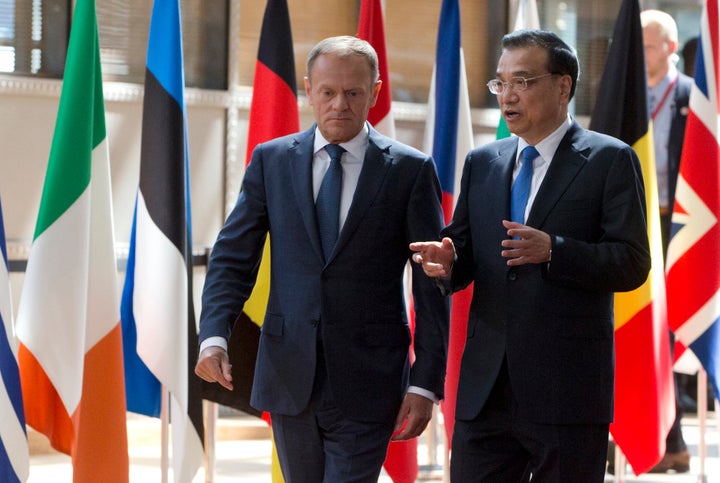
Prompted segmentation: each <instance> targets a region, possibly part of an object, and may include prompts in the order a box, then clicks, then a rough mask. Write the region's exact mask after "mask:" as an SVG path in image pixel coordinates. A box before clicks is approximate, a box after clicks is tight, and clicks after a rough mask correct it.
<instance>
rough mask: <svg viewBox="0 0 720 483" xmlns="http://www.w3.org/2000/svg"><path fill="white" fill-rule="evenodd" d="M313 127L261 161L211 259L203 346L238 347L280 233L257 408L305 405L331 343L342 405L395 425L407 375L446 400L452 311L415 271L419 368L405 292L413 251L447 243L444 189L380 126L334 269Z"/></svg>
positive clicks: (280, 142) (429, 166) (258, 155)
mask: <svg viewBox="0 0 720 483" xmlns="http://www.w3.org/2000/svg"><path fill="white" fill-rule="evenodd" d="M314 130H315V127H313V128H311V129H309V130H308V131H305V132H302V133H299V134H295V135H291V136H286V137H282V138H278V139H275V140H272V141H270V142H267V143H265V144H260V145H258V146H257V148H256V149H255V151H254V152H253V156H252V160H251V162H250V164H249V166H248V169H247V172H246V173H245V177H244V179H243V184H242V191H241V193H240V196H239V197H238V201H237V204H236V206H235V208H234V209H233V211H232V213H231V214H230V216H229V217H228V219H227V221H226V223H225V226H224V227H223V229H222V230H221V232H220V234H219V236H218V238H217V241H216V243H215V245H214V248H213V251H212V254H211V257H210V262H209V267H208V273H207V278H206V282H205V288H204V290H203V299H202V302H203V306H202V314H201V318H200V340H203V339H205V338H207V337H210V336H223V337H226V338H227V337H229V334H230V330H231V327H232V323H233V321H234V320H235V318H236V316H237V314H238V313H239V312H240V311H241V309H242V307H243V304H244V303H245V301H246V300H247V298H248V297H249V295H250V293H251V290H252V287H253V285H254V283H255V278H256V275H257V271H258V265H259V261H260V258H261V254H262V249H263V244H264V241H265V237H266V235H267V234H269V236H270V243H271V284H270V296H269V300H268V305H267V312H266V316H265V320H264V322H263V325H262V327H261V336H260V342H259V348H258V354H257V362H256V368H255V377H254V382H253V388H252V394H251V404H252V406H253V407H255V408H257V409H259V410H262V411H269V412H271V413H273V412H276V413H281V414H288V415H295V414H297V413H299V412H300V411H302V410H303V409H305V407H306V406H307V404H308V401H309V398H310V395H311V391H312V387H313V379H314V375H315V365H316V343H317V341H318V338H320V339H321V340H322V348H323V350H324V354H325V359H326V366H327V372H328V377H329V381H330V385H331V390H332V393H333V396H334V398H335V401H336V403H337V405H338V407H339V408H341V409H342V410H344V412H345V415H346V416H347V417H348V418H350V419H355V420H361V421H383V422H387V421H390V420H392V419H394V418H395V417H396V415H397V411H398V410H399V407H400V403H401V401H402V398H403V396H404V393H405V390H406V388H407V385H408V379H409V382H410V384H412V385H415V386H418V387H422V388H424V389H427V390H430V391H433V392H434V393H435V394H437V395H438V396H442V394H443V386H444V377H445V359H446V347H447V329H448V317H449V316H448V307H447V303H446V302H445V301H444V300H443V298H442V297H441V295H440V294H439V293H438V292H437V290H436V287H435V286H434V284H433V283H432V281H430V280H429V279H428V278H427V277H425V276H424V274H422V271H419V268H418V267H413V275H414V276H413V297H414V304H415V311H416V318H415V323H416V328H415V334H414V337H415V339H414V354H415V356H416V360H415V362H414V364H413V365H412V369H410V364H409V350H408V349H409V346H410V341H411V334H410V329H409V327H408V319H407V316H406V308H405V303H404V288H403V274H404V272H405V268H406V263H407V261H408V259H409V257H410V255H411V252H410V251H409V248H408V244H409V243H410V242H412V241H415V240H425V239H437V236H438V233H439V232H440V229H441V228H442V226H443V224H442V210H441V205H440V200H441V191H440V185H439V182H438V179H437V175H436V172H435V165H434V163H433V161H432V159H431V158H430V157H429V156H427V155H426V154H423V153H421V152H419V151H417V150H415V149H413V148H411V147H409V146H406V145H403V144H401V143H399V142H397V141H394V140H391V139H390V138H387V137H385V136H382V135H381V134H379V133H378V132H377V131H375V130H374V129H372V128H370V133H369V140H368V147H367V151H366V154H365V160H364V163H363V167H362V170H361V173H360V177H359V179H358V184H357V188H356V191H355V194H354V198H353V201H352V204H351V207H350V209H349V212H348V216H347V219H346V221H345V223H344V225H343V227H342V230H341V232H340V235H339V238H338V241H337V245H336V247H335V250H334V252H333V253H332V254H331V255H330V257H329V259H328V261H327V263H325V261H324V259H323V253H322V247H321V243H320V238H319V234H318V227H317V219H316V215H315V203H314V200H313V188H312V159H313V141H314ZM413 265H415V264H413ZM229 350H230V351H232V350H233V348H232V347H230V348H229Z"/></svg>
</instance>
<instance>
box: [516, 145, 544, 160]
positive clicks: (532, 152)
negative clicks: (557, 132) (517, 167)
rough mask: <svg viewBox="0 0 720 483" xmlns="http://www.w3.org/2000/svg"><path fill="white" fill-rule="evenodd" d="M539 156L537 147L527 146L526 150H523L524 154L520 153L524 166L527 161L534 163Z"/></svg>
mask: <svg viewBox="0 0 720 483" xmlns="http://www.w3.org/2000/svg"><path fill="white" fill-rule="evenodd" d="M538 156H540V153H538V150H537V149H535V146H526V147H525V149H523V150H522V153H520V158H521V159H522V161H523V164H525V161H532V160H533V159H535V158H537V157H538Z"/></svg>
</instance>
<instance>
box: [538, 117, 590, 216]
mask: <svg viewBox="0 0 720 483" xmlns="http://www.w3.org/2000/svg"><path fill="white" fill-rule="evenodd" d="M584 132H585V131H584V130H583V129H582V128H581V127H580V125H579V124H577V122H576V121H573V125H572V126H571V127H570V129H569V130H568V132H567V133H566V134H565V137H564V138H563V140H562V141H561V142H560V145H559V146H558V148H557V151H555V156H554V157H553V160H552V163H551V164H550V167H549V168H548V171H547V173H546V174H545V179H544V180H543V182H542V184H541V185H540V189H539V190H538V193H537V196H536V197H535V201H534V202H533V205H532V208H531V209H530V214H529V215H528V220H527V224H528V225H529V226H533V227H536V228H540V227H541V226H542V224H543V223H544V221H545V219H546V218H547V216H548V214H549V213H550V211H551V210H552V208H553V207H554V206H555V204H556V203H557V202H558V200H559V199H560V198H561V197H562V195H563V193H565V190H566V189H567V187H568V186H569V185H570V183H572V181H573V179H575V176H577V174H578V172H579V171H580V170H581V169H582V167H583V166H584V165H585V163H586V162H587V157H588V156H587V155H588V151H589V150H590V147H589V146H586V145H584V143H583V142H582V140H583V134H584Z"/></svg>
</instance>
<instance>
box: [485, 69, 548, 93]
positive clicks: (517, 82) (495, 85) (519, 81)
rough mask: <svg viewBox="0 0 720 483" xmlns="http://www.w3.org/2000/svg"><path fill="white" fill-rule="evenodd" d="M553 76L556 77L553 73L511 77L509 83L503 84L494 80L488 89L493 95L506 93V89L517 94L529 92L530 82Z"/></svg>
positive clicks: (488, 84)
mask: <svg viewBox="0 0 720 483" xmlns="http://www.w3.org/2000/svg"><path fill="white" fill-rule="evenodd" d="M551 75H555V74H554V73H552V72H548V73H547V74H543V75H537V76H535V77H530V78H527V79H526V78H525V77H511V78H510V80H509V81H507V82H503V81H501V80H498V79H493V80H491V81H490V82H488V83H487V86H488V89H490V92H492V93H493V94H496V95H497V94H502V93H503V92H505V89H512V90H513V91H515V92H522V91H524V90H527V88H528V83H529V82H530V81H534V80H537V79H542V78H543V77H548V76H551Z"/></svg>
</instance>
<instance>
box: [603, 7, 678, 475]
mask: <svg viewBox="0 0 720 483" xmlns="http://www.w3.org/2000/svg"><path fill="white" fill-rule="evenodd" d="M607 59H608V60H607V63H606V65H605V70H604V72H603V76H602V81H601V83H600V89H599V91H598V96H597V101H596V103H595V109H594V110H593V113H592V120H591V122H590V129H592V130H595V131H599V132H602V133H605V134H609V135H611V136H614V137H616V138H618V139H620V140H622V141H625V142H626V143H627V144H629V145H631V146H632V147H633V148H634V149H635V151H636V152H637V154H638V157H639V158H640V164H641V167H642V176H643V180H644V182H645V202H646V205H647V221H648V223H647V229H648V238H649V240H650V254H651V256H652V267H651V270H650V275H649V276H648V279H647V280H646V281H645V283H644V284H643V285H642V286H641V287H639V288H637V289H635V290H633V291H631V292H624V293H619V294H616V295H615V419H614V421H613V423H612V424H611V425H610V431H611V433H612V435H613V438H614V439H615V442H616V443H617V445H618V446H619V447H620V449H621V450H622V451H623V453H625V456H627V460H628V462H629V463H630V465H631V466H632V468H633V471H634V472H635V474H638V475H639V474H641V473H644V472H646V471H648V470H649V469H651V468H652V467H653V466H654V465H655V464H656V463H657V462H658V461H660V459H661V458H662V456H663V455H664V454H665V438H666V436H667V433H668V431H669V430H670V426H671V425H672V423H673V421H674V419H675V391H674V386H673V376H672V365H671V359H670V341H669V329H668V323H667V305H666V301H665V273H664V268H663V251H662V243H661V238H660V216H659V203H658V196H657V180H656V174H655V152H654V148H653V138H652V126H651V124H650V122H649V116H648V109H647V81H646V76H645V54H644V52H643V38H642V28H641V25H640V7H639V4H638V0H624V1H623V4H622V6H621V8H620V13H619V14H618V18H617V22H616V24H615V30H614V33H613V39H612V43H611V44H610V52H609V53H608V58H607Z"/></svg>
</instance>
